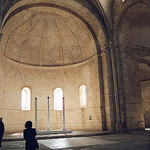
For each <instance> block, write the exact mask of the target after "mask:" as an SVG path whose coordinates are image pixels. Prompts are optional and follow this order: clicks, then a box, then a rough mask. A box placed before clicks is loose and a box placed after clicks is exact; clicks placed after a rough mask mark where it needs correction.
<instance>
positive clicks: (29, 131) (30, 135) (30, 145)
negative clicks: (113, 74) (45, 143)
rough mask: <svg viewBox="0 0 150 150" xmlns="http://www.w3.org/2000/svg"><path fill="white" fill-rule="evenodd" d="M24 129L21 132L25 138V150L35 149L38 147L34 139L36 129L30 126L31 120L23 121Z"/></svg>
mask: <svg viewBox="0 0 150 150" xmlns="http://www.w3.org/2000/svg"><path fill="white" fill-rule="evenodd" d="M25 128H26V129H25V130H24V132H23V136H24V139H25V140H26V143H25V147H26V150H36V149H38V148H39V145H38V142H37V140H36V138H35V137H36V130H35V128H32V122H31V121H27V122H26V123H25Z"/></svg>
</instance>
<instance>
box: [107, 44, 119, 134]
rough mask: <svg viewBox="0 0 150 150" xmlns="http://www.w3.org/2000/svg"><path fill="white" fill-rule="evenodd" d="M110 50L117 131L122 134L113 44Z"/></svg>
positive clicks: (110, 45)
mask: <svg viewBox="0 0 150 150" xmlns="http://www.w3.org/2000/svg"><path fill="white" fill-rule="evenodd" d="M109 49H110V51H111V60H112V70H113V82H114V93H115V107H116V121H117V122H116V130H117V132H120V130H121V128H120V124H121V116H120V101H119V87H118V73H117V64H116V52H115V48H114V47H113V45H112V43H109Z"/></svg>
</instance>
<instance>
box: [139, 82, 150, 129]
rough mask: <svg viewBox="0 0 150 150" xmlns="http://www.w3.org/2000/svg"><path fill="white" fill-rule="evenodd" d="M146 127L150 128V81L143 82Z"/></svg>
mask: <svg viewBox="0 0 150 150" xmlns="http://www.w3.org/2000/svg"><path fill="white" fill-rule="evenodd" d="M141 91H142V102H143V110H144V120H145V128H150V81H143V82H141Z"/></svg>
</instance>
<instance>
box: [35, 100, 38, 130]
mask: <svg viewBox="0 0 150 150" xmlns="http://www.w3.org/2000/svg"><path fill="white" fill-rule="evenodd" d="M35 129H36V130H37V131H38V129H37V97H35Z"/></svg>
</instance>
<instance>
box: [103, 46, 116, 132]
mask: <svg viewBox="0 0 150 150" xmlns="http://www.w3.org/2000/svg"><path fill="white" fill-rule="evenodd" d="M102 50H103V52H102V53H101V56H102V64H103V76H104V79H103V81H104V96H105V103H106V106H105V110H106V127H107V129H110V130H111V131H112V132H115V131H116V106H115V95H114V81H113V70H112V60H111V50H110V47H109V43H106V44H105V47H104V48H103V49H102Z"/></svg>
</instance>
